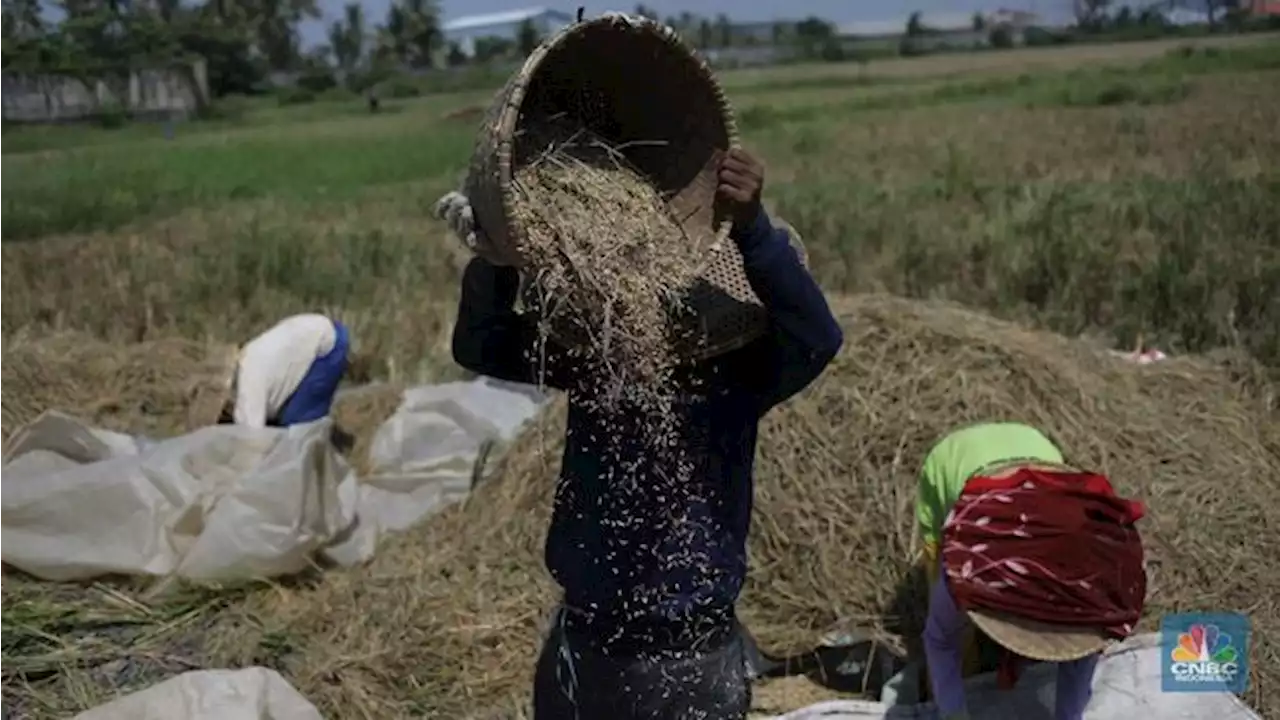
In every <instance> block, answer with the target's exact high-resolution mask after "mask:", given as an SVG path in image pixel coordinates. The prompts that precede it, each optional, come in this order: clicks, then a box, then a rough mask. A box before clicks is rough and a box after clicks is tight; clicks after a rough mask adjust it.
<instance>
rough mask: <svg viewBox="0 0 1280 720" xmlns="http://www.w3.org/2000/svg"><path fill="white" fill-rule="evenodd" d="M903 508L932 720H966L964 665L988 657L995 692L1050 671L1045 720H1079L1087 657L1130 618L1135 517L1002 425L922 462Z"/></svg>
mask: <svg viewBox="0 0 1280 720" xmlns="http://www.w3.org/2000/svg"><path fill="white" fill-rule="evenodd" d="M916 502H917V505H916V512H917V520H918V522H919V529H920V531H921V534H922V535H923V538H924V540H925V558H926V561H927V562H928V563H929V565H930V566H931V567H930V570H931V572H930V596H929V614H928V620H927V621H926V623H925V630H924V649H925V660H926V662H927V664H928V668H927V670H928V676H929V683H930V689H931V690H932V692H933V700H934V701H935V702H936V704H937V706H938V711H939V715H940V716H941V717H942V718H943V719H944V720H959V719H962V718H968V717H969V716H968V713H967V709H966V705H965V696H964V686H963V684H962V678H963V677H964V676H966V675H969V674H973V673H974V672H975V671H978V670H980V669H986V668H982V666H981V665H980V664H979V663H978V662H977V660H978V658H980V657H981V656H982V655H984V654H987V653H984V652H983V650H984V649H989V650H994V653H993V654H994V656H995V658H996V663H995V664H996V668H997V670H998V673H999V674H998V679H999V685H1000V687H1002V688H1005V689H1007V688H1010V687H1012V686H1013V684H1014V683H1015V682H1016V681H1017V677H1018V672H1019V670H1020V669H1021V667H1023V666H1024V665H1025V664H1026V663H1027V662H1028V661H1043V662H1054V663H1058V668H1057V697H1056V699H1055V709H1054V717H1055V719H1056V720H1081V718H1083V717H1084V710H1085V706H1087V705H1088V704H1089V699H1090V698H1091V697H1092V689H1091V684H1092V680H1093V674H1094V670H1095V668H1096V666H1097V662H1098V657H1099V654H1100V653H1101V651H1102V650H1103V649H1105V648H1106V646H1107V645H1108V644H1109V643H1111V642H1113V641H1117V640H1121V639H1124V638H1126V637H1128V636H1129V635H1130V634H1132V633H1133V630H1134V627H1135V626H1136V625H1137V623H1138V620H1139V618H1140V617H1141V615H1142V607H1143V602H1144V600H1145V598H1146V589H1147V577H1146V571H1145V570H1144V568H1143V550H1142V541H1141V539H1140V537H1139V535H1138V531H1137V529H1136V528H1135V527H1134V525H1135V523H1136V522H1137V521H1138V520H1139V519H1140V518H1141V517H1142V516H1143V512H1144V510H1143V506H1142V505H1141V504H1140V503H1138V502H1134V501H1131V500H1126V499H1124V498H1121V497H1119V496H1117V495H1116V493H1115V490H1114V489H1113V488H1112V486H1111V483H1110V481H1108V480H1107V478H1106V477H1104V476H1102V475H1099V474H1096V473H1090V472H1082V471H1079V470H1076V469H1074V468H1071V467H1069V466H1067V465H1066V464H1065V462H1064V460H1063V457H1062V453H1061V452H1060V451H1059V450H1058V448H1056V447H1054V445H1053V443H1051V442H1050V441H1049V439H1048V438H1046V437H1045V436H1044V435H1043V434H1042V433H1040V432H1039V431H1037V430H1036V429H1034V428H1031V427H1028V426H1026V425H1020V424H1014V423H997V424H986V425H977V426H973V427H969V428H965V429H963V430H959V431H957V432H954V433H952V434H950V435H948V436H947V437H945V438H944V439H943V440H942V441H941V442H939V443H938V444H937V445H936V446H935V447H934V448H933V450H931V451H930V453H929V455H928V457H927V458H926V459H925V463H924V470H923V472H922V473H921V477H920V486H919V495H918V497H917V501H916ZM975 628H976V630H977V632H974V629H975ZM984 646H985V647H984ZM966 653H967V655H968V656H967V657H966ZM966 661H967V662H966Z"/></svg>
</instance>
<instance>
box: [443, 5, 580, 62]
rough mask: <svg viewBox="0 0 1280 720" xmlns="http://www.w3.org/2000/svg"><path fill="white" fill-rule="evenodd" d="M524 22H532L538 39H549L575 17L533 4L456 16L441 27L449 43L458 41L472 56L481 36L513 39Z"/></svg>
mask: <svg viewBox="0 0 1280 720" xmlns="http://www.w3.org/2000/svg"><path fill="white" fill-rule="evenodd" d="M525 22H529V23H532V24H533V27H534V29H536V30H537V31H538V37H539V38H546V37H547V36H548V35H551V34H553V33H555V32H556V31H558V30H560V29H561V28H563V27H565V26H567V25H569V24H570V23H572V22H573V17H572V16H571V15H569V14H568V13H563V12H560V11H558V10H552V9H551V8H546V7H533V8H525V9H523V10H507V11H504V12H497V13H489V14H487V15H468V16H466V17H460V18H454V19H453V20H449V21H447V22H445V23H444V25H442V26H441V28H440V30H441V32H442V33H443V34H444V39H445V41H446V42H449V43H456V44H457V45H458V49H460V50H461V51H462V52H463V53H464V54H466V55H468V56H471V55H474V54H475V43H476V40H478V39H480V38H486V37H497V38H503V39H505V40H511V41H512V42H514V41H515V40H516V39H517V38H518V36H519V33H520V26H521V25H522V24H524V23H525Z"/></svg>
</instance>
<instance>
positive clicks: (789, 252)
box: [453, 213, 843, 652]
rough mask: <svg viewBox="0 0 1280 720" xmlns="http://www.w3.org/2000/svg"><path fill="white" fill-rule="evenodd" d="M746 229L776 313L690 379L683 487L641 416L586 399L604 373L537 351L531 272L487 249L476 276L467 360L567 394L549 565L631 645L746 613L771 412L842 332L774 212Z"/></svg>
mask: <svg viewBox="0 0 1280 720" xmlns="http://www.w3.org/2000/svg"><path fill="white" fill-rule="evenodd" d="M734 240H735V241H736V242H737V243H738V247H739V248H740V249H741V250H742V254H743V259H744V266H745V269H746V273H747V278H748V280H749V281H750V282H751V286H752V288H753V289H754V290H755V293H756V295H757V296H758V297H759V298H760V299H761V301H762V302H763V303H764V304H765V306H766V307H767V308H768V310H769V313H770V317H771V326H772V327H771V332H770V333H768V334H767V335H766V336H765V337H763V338H761V339H760V340H758V341H756V342H755V343H753V344H751V345H748V346H747V347H745V348H743V349H741V350H738V351H736V352H733V353H730V354H727V355H723V356H720V357H718V358H715V359H713V360H711V361H709V362H706V363H703V364H702V365H700V366H698V367H696V368H693V369H692V370H690V371H689V375H690V377H689V378H686V380H696V381H697V382H696V383H689V384H688V385H687V387H696V388H697V391H696V392H690V393H687V394H685V395H684V396H683V398H682V400H681V402H680V403H678V405H677V407H675V408H674V410H673V414H674V416H675V423H676V428H677V429H678V430H677V433H676V434H677V436H678V437H677V443H678V444H679V445H680V446H681V448H682V449H683V450H684V451H685V454H686V456H687V457H688V458H689V461H690V462H691V463H692V464H693V466H694V467H695V472H694V473H693V477H692V480H690V481H689V482H688V483H686V484H685V485H682V486H681V488H680V490H681V492H678V493H675V494H676V495H678V496H679V499H675V498H673V493H671V492H668V491H666V490H664V489H663V488H664V482H665V481H664V478H668V477H672V476H673V475H675V474H676V473H674V472H673V470H672V469H669V468H662V467H645V462H644V460H643V459H644V458H645V457H646V456H648V455H650V454H651V453H650V452H649V451H648V450H647V449H646V448H645V445H644V440H643V437H644V434H645V433H646V432H647V430H646V428H644V427H643V426H641V425H639V424H637V423H636V422H635V419H636V417H637V415H638V414H637V413H629V412H627V411H626V410H625V409H624V410H622V411H620V412H614V413H612V414H611V415H609V416H605V415H603V414H601V413H599V412H598V411H593V410H592V409H591V408H590V407H589V406H588V405H587V404H585V403H580V402H578V401H577V400H578V398H581V397H584V396H587V395H589V394H590V393H592V392H593V388H592V382H591V378H589V377H583V376H581V375H578V374H576V373H575V369H576V368H575V366H573V365H572V364H569V363H567V362H565V357H564V355H563V354H562V353H559V352H556V351H555V349H554V348H552V349H549V351H548V352H547V353H546V354H545V361H540V362H534V361H531V360H530V358H537V357H540V354H539V353H533V352H532V349H533V348H535V347H536V342H537V337H538V333H537V329H536V320H535V319H534V318H532V317H529V316H527V315H521V314H518V313H516V312H515V311H514V310H513V309H512V308H513V304H514V302H515V299H516V294H517V292H518V285H519V275H518V273H517V272H516V271H515V270H514V269H512V268H504V267H496V266H493V265H491V264H489V263H487V262H486V261H484V260H482V259H478V258H477V259H474V260H472V262H471V263H470V264H469V265H468V266H467V269H466V271H465V272H464V275H463V288H462V297H461V300H460V303H459V309H458V322H457V324H456V325H455V330H454V336H453V354H454V358H455V360H456V361H457V362H458V363H459V364H460V365H462V366H463V367H465V368H467V369H469V370H472V371H474V372H477V373H480V374H482V375H489V376H491V377H496V378H500V379H504V380H510V381H514V382H526V383H537V382H538V381H539V379H542V380H543V381H544V382H545V383H546V384H547V385H550V386H552V387H555V388H558V389H561V390H566V391H567V392H568V394H569V419H568V432H567V437H566V441H565V449H564V458H563V462H562V464H561V476H560V481H559V485H558V487H557V490H556V497H555V501H554V508H553V514H552V520H551V529H550V532H549V533H548V535H547V544H546V562H547V566H548V568H549V569H550V571H551V574H552V576H553V577H554V578H555V579H556V581H557V582H558V583H559V584H560V585H561V587H563V588H564V596H565V597H564V599H565V604H566V606H567V607H569V608H571V610H572V611H573V612H572V613H571V620H572V624H573V625H574V626H575V627H576V628H577V629H578V630H579V631H583V630H585V631H587V633H588V634H590V635H593V636H595V637H597V638H599V639H600V641H601V643H604V644H607V645H609V646H611V647H613V648H616V649H618V650H619V651H620V652H628V651H632V650H658V649H665V648H672V649H675V648H679V647H680V646H681V645H684V646H691V645H692V644H693V643H695V642H696V637H697V636H699V635H702V634H704V633H705V632H707V631H710V630H712V629H714V628H716V627H723V626H726V625H727V624H728V623H732V622H733V605H734V603H735V602H736V600H737V598H738V594H739V593H740V592H741V590H742V584H743V581H744V579H745V577H746V571H747V558H746V543H747V532H748V530H749V528H750V524H751V505H752V494H753V484H752V464H753V461H754V459H755V446H756V434H757V424H758V422H759V420H760V418H761V416H762V415H763V414H764V413H765V412H767V411H768V410H769V409H770V408H772V407H774V406H775V405H777V404H778V403H781V402H783V401H784V400H786V399H788V398H790V397H791V396H792V395H794V394H796V393H798V392H800V391H801V390H802V389H804V387H805V386H807V385H808V384H809V383H810V382H812V381H813V380H814V378H816V377H817V376H818V375H819V374H820V373H821V372H822V370H823V369H824V368H825V367H826V366H827V364H828V363H829V362H830V361H831V359H832V358H833V357H835V354H836V353H837V352H838V350H839V348H840V345H841V344H842V342H843V336H842V334H841V331H840V326H839V325H838V324H837V323H836V320H835V318H834V317H833V316H832V314H831V310H830V308H829V307H828V306H827V302H826V299H825V298H824V297H823V295H822V291H821V290H820V289H819V288H818V286H817V284H816V283H815V282H814V280H813V278H812V277H811V276H810V274H809V272H808V271H807V270H806V269H805V268H804V266H803V265H802V264H801V263H800V259H799V257H798V255H797V254H796V252H795V250H794V249H793V248H792V247H791V244H790V242H789V238H788V237H787V235H786V232H785V231H782V230H777V229H775V228H774V227H773V226H772V224H771V223H770V221H769V218H768V216H767V215H765V214H764V213H761V215H760V217H759V218H758V220H757V221H756V223H755V225H754V226H753V227H752V228H749V229H748V231H747V232H745V233H741V234H735V237H734ZM637 460H639V461H640V462H641V465H640V467H639V468H638V469H636V470H634V471H632V472H631V473H628V474H629V475H630V476H631V477H630V478H628V479H626V480H624V481H622V482H619V481H617V480H615V479H614V477H613V476H614V475H615V474H617V473H615V472H614V470H615V469H616V468H617V467H618V465H619V462H628V461H631V462H634V461H637ZM649 464H650V465H652V463H649ZM637 476H639V477H637ZM690 483H691V484H692V486H693V487H692V488H688V487H687V486H688V485H689V484H690ZM665 486H666V488H671V483H670V482H665ZM685 489H690V490H691V492H687V493H686V492H683V490H685ZM673 502H675V503H679V505H680V507H679V508H678V512H673V511H672V504H673ZM673 515H679V516H680V517H679V519H673Z"/></svg>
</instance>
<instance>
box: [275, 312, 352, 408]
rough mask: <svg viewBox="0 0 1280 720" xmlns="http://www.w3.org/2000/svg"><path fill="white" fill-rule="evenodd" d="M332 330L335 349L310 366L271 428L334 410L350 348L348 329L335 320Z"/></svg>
mask: <svg viewBox="0 0 1280 720" xmlns="http://www.w3.org/2000/svg"><path fill="white" fill-rule="evenodd" d="M333 328H334V330H335V331H337V337H336V339H335V341H334V343H333V349H331V350H329V352H327V353H325V354H324V355H321V356H320V357H318V358H316V360H315V362H313V363H311V367H310V368H309V369H308V370H307V374H306V375H304V376H303V377H302V382H300V383H298V389H297V390H294V391H293V394H292V395H290V396H289V399H288V400H286V401H285V403H284V407H282V408H280V412H279V414H277V415H276V418H275V421H274V422H273V423H272V425H275V426H278V427H288V426H290V425H300V424H302V423H308V422H311V421H313V420H319V419H320V418H322V417H324V416H326V415H328V414H329V410H330V409H331V408H332V407H333V396H334V395H336V394H337V392H338V383H339V382H341V381H342V375H343V373H345V372H346V371H347V352H348V350H349V349H350V346H351V338H350V336H349V335H348V333H347V327H346V326H345V325H343V324H342V323H340V322H338V321H337V320H334V321H333Z"/></svg>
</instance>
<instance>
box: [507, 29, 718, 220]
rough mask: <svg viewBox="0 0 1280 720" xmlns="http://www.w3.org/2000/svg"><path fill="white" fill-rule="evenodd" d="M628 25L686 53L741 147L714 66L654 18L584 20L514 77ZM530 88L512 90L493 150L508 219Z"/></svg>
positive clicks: (540, 49)
mask: <svg viewBox="0 0 1280 720" xmlns="http://www.w3.org/2000/svg"><path fill="white" fill-rule="evenodd" d="M620 24H625V25H627V26H628V27H630V28H631V29H632V30H634V31H639V32H645V33H648V34H649V35H651V36H653V37H654V38H656V39H658V40H660V41H662V42H663V43H664V44H666V45H667V46H668V47H669V48H671V49H672V50H675V51H677V52H681V53H684V54H685V55H686V56H687V57H688V58H689V59H690V60H692V61H693V64H694V66H695V68H696V71H697V74H698V79H699V80H701V81H703V82H705V83H706V84H707V85H708V86H709V87H710V88H711V90H712V93H713V94H714V96H715V102H716V106H717V108H718V110H719V113H720V117H721V118H722V119H723V121H724V125H725V134H726V135H727V136H728V138H729V149H734V148H739V147H741V138H740V135H739V133H738V122H737V118H736V117H735V115H734V112H733V105H732V104H731V103H730V102H729V98H728V96H727V95H726V94H725V92H724V87H722V86H721V85H720V81H719V80H718V79H717V78H716V75H715V73H714V72H713V71H712V70H711V66H710V65H708V64H707V61H706V58H704V57H703V56H702V54H701V53H699V52H698V50H697V49H696V48H694V47H693V46H692V45H690V44H689V43H687V42H685V40H684V39H683V38H682V37H680V34H679V33H677V32H676V31H675V30H674V29H672V28H671V27H670V26H668V25H665V24H663V23H661V22H659V21H657V20H654V19H652V18H648V17H644V16H642V15H631V14H627V13H616V12H615V13H605V14H603V15H600V16H597V17H594V18H590V19H583V20H579V21H577V22H574V23H571V24H569V25H567V26H566V27H564V28H561V29H560V31H559V32H557V33H555V34H554V35H552V36H551V37H550V38H548V39H547V40H545V41H543V43H542V44H541V45H539V46H538V48H537V49H536V50H534V51H533V52H532V53H530V54H529V57H527V58H525V61H524V63H522V64H521V66H520V69H519V70H518V71H516V74H515V76H514V77H523V78H531V77H532V76H533V75H534V74H536V73H537V71H538V67H539V66H540V65H541V64H542V62H543V61H544V60H545V59H546V58H547V56H548V55H550V54H551V53H552V52H553V51H554V50H555V49H556V48H557V47H559V46H560V45H563V44H564V43H565V42H566V41H567V40H568V39H569V38H571V37H574V36H576V35H579V34H582V33H586V32H590V31H591V30H593V29H594V28H597V27H602V26H613V27H616V26H618V25H620ZM527 88H528V83H527V82H521V83H516V87H514V88H512V91H511V93H510V94H509V95H508V96H507V97H506V99H505V102H504V103H503V108H502V111H501V113H500V114H499V117H498V123H497V133H496V136H497V138H498V142H497V144H496V145H495V146H494V148H493V151H494V154H495V155H496V157H497V159H498V203H499V206H500V209H501V211H502V214H503V216H504V217H508V218H509V217H511V216H512V213H513V207H514V193H515V191H514V190H513V189H512V183H513V172H512V170H513V168H512V162H513V159H514V158H515V152H514V150H515V140H516V130H517V129H518V128H517V127H516V125H517V123H518V122H519V120H520V108H521V107H522V106H523V105H524V97H525V91H526V90H527ZM509 232H511V234H512V235H513V237H511V238H510V240H511V242H512V243H513V244H516V245H518V244H519V243H520V242H521V241H522V240H524V237H523V235H524V229H523V228H521V227H518V226H512V227H511V228H510V230H509Z"/></svg>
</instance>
